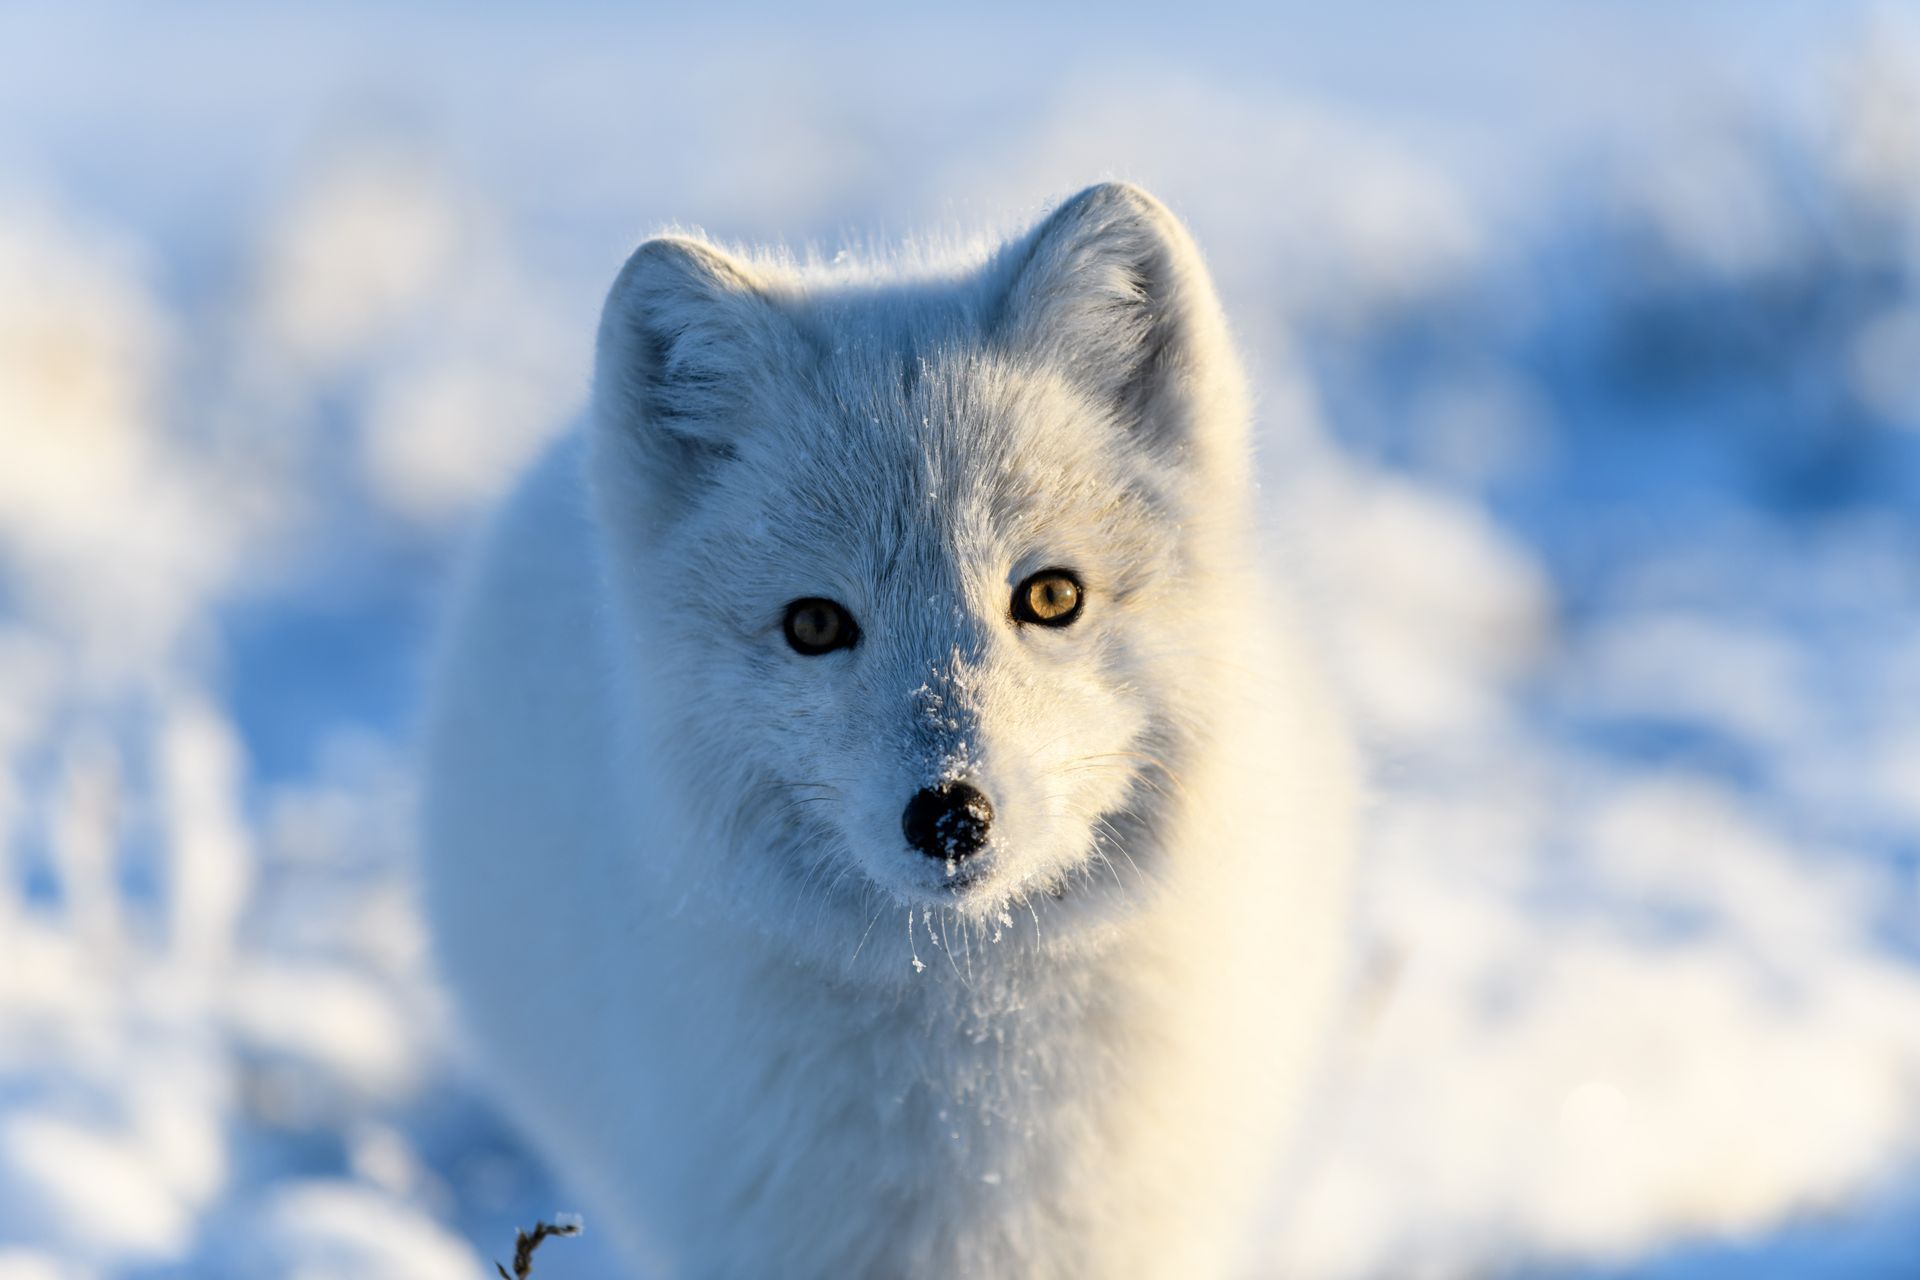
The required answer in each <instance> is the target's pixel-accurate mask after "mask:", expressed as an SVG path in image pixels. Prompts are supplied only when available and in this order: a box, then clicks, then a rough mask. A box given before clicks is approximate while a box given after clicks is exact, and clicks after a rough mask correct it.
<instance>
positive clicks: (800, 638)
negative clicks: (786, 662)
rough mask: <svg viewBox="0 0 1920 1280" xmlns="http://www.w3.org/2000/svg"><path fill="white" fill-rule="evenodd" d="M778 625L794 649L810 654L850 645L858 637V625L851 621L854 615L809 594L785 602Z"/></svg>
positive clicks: (814, 655)
mask: <svg viewBox="0 0 1920 1280" xmlns="http://www.w3.org/2000/svg"><path fill="white" fill-rule="evenodd" d="M781 629H782V630H783V631H784V632H785V633H786V637H787V643H788V644H790V645H792V646H793V651H794V652H795V653H804V654H806V655H807V656H808V657H810V658H812V657H817V656H819V655H820V654H823V653H831V652H833V650H835V649H851V648H853V642H854V641H856V640H858V639H859V638H860V628H859V627H856V626H855V625H853V615H852V614H849V613H848V612H847V611H846V610H845V609H843V608H841V607H840V606H839V605H838V604H836V603H834V602H833V601H831V600H822V599H821V598H820V597H818V596H808V597H806V598H805V599H803V600H795V601H794V602H793V603H792V604H790V605H788V606H787V616H786V619H785V621H784V622H782V623H781Z"/></svg>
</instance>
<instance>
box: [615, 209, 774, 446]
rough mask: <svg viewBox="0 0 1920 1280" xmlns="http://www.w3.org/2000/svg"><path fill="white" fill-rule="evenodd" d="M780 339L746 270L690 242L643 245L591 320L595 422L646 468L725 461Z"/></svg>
mask: <svg viewBox="0 0 1920 1280" xmlns="http://www.w3.org/2000/svg"><path fill="white" fill-rule="evenodd" d="M786 330H787V326H786V322H785V320H784V318H783V317H782V316H781V315H780V314H779V312H778V311H777V309H776V308H775V306H774V305H773V303H772V302H771V301H770V300H769V298H768V297H767V295H766V293H765V291H764V288H763V286H762V284H761V282H760V281H759V280H757V279H756V278H755V276H754V274H753V271H752V269H751V268H750V267H748V266H746V265H745V264H743V263H740V262H736V261H735V260H734V259H732V258H730V257H728V256H727V255H726V254H724V253H722V252H721V251H720V250H718V249H714V248H711V247H709V246H707V245H704V244H701V243H699V242H698V241H695V240H688V239H683V238H680V237H676V236H663V237H661V238H659V239H654V240H649V241H647V242H646V243H645V244H642V245H641V246H640V247H639V248H638V249H635V250H634V251H633V256H631V257H629V258H628V259H627V264H626V266H624V267H622V268H621V269H620V275H619V276H618V277H617V278H616V279H615V280H614V282H613V288H612V289H611V290H610V291H609V292H608V294H607V301H606V305H605V307H604V308H603V309H602V311H601V313H600V334H599V339H598V342H597V344H596V348H595V353H594V376H593V401H594V413H595V416H596V417H597V418H598V419H599V420H600V422H601V424H602V426H603V428H605V429H611V430H612V431H614V432H616V433H618V434H621V435H625V436H628V437H629V438H630V439H631V440H632V442H633V443H634V444H635V445H636V446H637V447H639V449H640V450H641V452H642V454H643V455H644V456H648V457H649V459H650V460H651V461H652V462H654V463H655V464H656V465H665V466H687V465H692V464H696V463H698V462H701V461H709V460H713V459H715V458H721V457H725V456H727V455H728V454H730V453H731V452H732V449H733V441H734V439H735V437H736V435H737V433H738V432H739V430H740V429H741V427H742V426H743V419H745V418H746V417H747V415H748V414H749V413H750V412H751V407H752V403H753V400H754V398H755V396H754V393H755V389H756V387H757V386H758V385H759V384H760V383H761V382H762V381H763V380H764V379H765V378H766V377H767V376H768V373H767V371H768V369H769V368H770V367H772V366H773V365H774V364H775V363H776V361H775V360H774V359H773V357H774V356H776V354H777V348H779V347H780V346H781V344H782V343H783V341H785V339H786V338H787V336H788V334H787V332H786Z"/></svg>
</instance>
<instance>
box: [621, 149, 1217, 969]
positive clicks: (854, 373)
mask: <svg viewBox="0 0 1920 1280" xmlns="http://www.w3.org/2000/svg"><path fill="white" fill-rule="evenodd" d="M593 413H594V425H593V433H594V453H593V458H592V476H593V481H592V483H593V485H594V494H595V503H596V510H597V511H598V513H599V517H600V527H601V528H602V530H603V532H604V533H605V535H606V538H607V544H606V553H607V563H608V565H609V571H610V574H611V576H612V579H613V583H612V585H613V588H614V592H615V597H616V600H617V602H618V607H619V610H620V612H619V620H620V624H621V625H620V626H619V627H618V629H617V632H618V643H619V644H620V645H621V646H623V652H622V653H621V654H620V655H619V660H620V661H621V662H622V664H623V665H625V666H629V667H631V669H632V670H633V671H635V672H636V673H638V679H637V681H636V684H638V685H639V686H642V687H644V689H645V691H646V692H645V700H646V708H645V712H644V717H645V719H646V721H647V723H646V724H645V726H644V736H645V738H646V741H647V743H648V750H649V752H650V755H651V757H652V759H653V760H654V761H656V762H657V764H658V765H659V767H661V768H663V769H665V770H667V771H668V772H669V774H670V776H671V784H672V790H673V794H674V796H675V797H676V799H675V803H676V804H678V805H679V806H681V808H682V812H683V813H684V815H685V816H686V817H688V818H689V819H690V820H691V821H692V822H693V826H692V827H690V828H689V829H690V830H693V831H696V832H699V833H701V835H702V836H703V840H702V841H699V842H696V843H698V844H699V847H698V848H693V849H689V850H687V851H686V852H685V854H684V856H685V857H686V858H687V859H688V860H689V861H691V862H693V863H695V864H697V866H698V874H699V875H700V876H702V877H703V878H705V879H706V880H707V882H709V883H710V884H712V885H714V886H716V887H717V888H718V889H719V890H720V891H721V892H722V893H724V894H726V895H729V896H731V897H737V898H738V899H739V900H741V901H744V902H747V903H749V904H752V905H755V906H758V907H760V908H763V909H764V910H763V916H764V918H765V920H766V921H767V922H768V927H771V928H776V929H797V928H800V927H802V924H801V923H800V922H799V918H800V917H802V916H804V917H805V920H804V927H806V928H809V929H818V930H826V931H827V932H829V933H831V934H835V935H837V936H840V937H843V938H844V939H845V941H846V942H847V945H848V946H849V947H851V946H852V943H853V940H854V939H856V938H858V937H859V936H860V933H861V930H862V929H865V928H870V927H871V924H872V921H873V919H874V918H875V916H876V915H877V914H881V913H883V912H884V911H885V910H886V909H887V907H888V906H889V905H891V906H893V907H894V908H901V907H904V908H905V909H906V910H907V911H908V913H909V917H910V919H911V915H912V913H913V912H921V913H923V914H926V913H934V912H937V913H939V914H940V917H941V919H942V920H950V919H954V918H955V917H957V918H958V919H959V920H960V921H961V923H962V924H963V926H965V925H976V926H982V927H986V926H990V925H991V924H992V923H993V922H995V921H1005V920H1007V919H1009V918H1011V917H1014V916H1018V917H1021V918H1024V917H1025V916H1027V915H1028V914H1029V913H1030V912H1033V913H1034V914H1035V915H1036V919H1035V924H1036V926H1037V925H1038V924H1039V919H1038V912H1040V911H1051V912H1055V913H1056V914H1057V913H1060V912H1063V911H1068V910H1073V911H1080V912H1083V913H1084V912H1086V911H1088V910H1092V911H1093V912H1095V913H1096V914H1097V913H1101V912H1112V911H1115V910H1125V909H1126V906H1127V904H1128V903H1130V902H1133V901H1137V900H1138V899H1139V898H1140V896H1141V895H1150V894H1152V893H1153V892H1155V885H1156V883H1157V881H1158V878H1159V872H1160V870H1161V867H1160V863H1161V861H1162V858H1163V854H1164V848H1163V845H1164V840H1163V839H1162V836H1163V833H1164V832H1165V831H1166V830H1167V829H1168V828H1169V826H1170V824H1172V823H1174V822H1177V821H1178V820H1179V819H1180V814H1181V809H1182V806H1183V805H1184V804H1186V803H1188V802H1189V801H1188V799H1187V798H1186V797H1185V795H1184V794H1183V792H1184V788H1183V783H1182V771H1183V761H1184V760H1186V759H1187V758H1188V757H1189V756H1190V754H1191V753H1192V752H1193V750H1194V747H1195V744H1196V743H1197V742H1199V741H1201V740H1203V739H1204V737H1205V735H1206V734H1207V732H1208V723H1207V721H1208V716H1209V707H1210V706H1213V705H1215V703H1214V701H1213V700H1214V699H1216V698H1217V697H1219V696H1221V695H1220V694H1219V693H1218V692H1213V690H1217V689H1218V688H1220V687H1221V675H1220V671H1219V667H1220V664H1221V662H1222V661H1223V659H1222V658H1220V657H1218V656H1216V655H1217V654H1218V653H1219V651H1220V649H1221V641H1220V640H1219V638H1218V637H1219V636H1220V633H1221V628H1222V626H1223V624H1226V625H1227V629H1228V630H1229V631H1231V630H1232V626H1231V621H1232V619H1233V617H1234V615H1235V614H1236V612H1237V611H1241V610H1244V609H1247V608H1249V607H1251V603H1250V602H1249V601H1247V600H1245V599H1243V598H1240V597H1241V595H1242V593H1243V592H1244V591H1245V590H1246V587H1245V585H1244V584H1245V583H1246V582H1247V581H1248V578H1247V577H1246V575H1244V574H1242V573H1241V572H1239V571H1238V567H1237V565H1236V563H1235V561H1236V557H1243V556H1244V554H1245V541H1244V538H1245V527H1246V523H1247V509H1248V507H1249V505H1250V504H1249V501H1248V499H1249V496H1250V495H1249V479H1248V460H1247V440H1246V412H1245V407H1244V396H1243V392H1242V387H1241V379H1240V374H1239V371H1238V367H1237V365H1236V362H1235V360H1234V358H1233V355H1232V352H1231V349H1230V344H1229V342H1228V340H1227V336H1226V329H1225V324H1224V322H1223V319H1222V317H1221V314H1220V309H1219V306H1218V303H1217V301H1216V300H1215V297H1214V293H1213V289H1212V286H1211V283H1210V282H1209V280H1208V278H1207V275H1206V272H1205V269H1204V267H1203V266H1202V264H1201V261H1200V258H1199V255H1198V253H1197V251H1196V250H1195V248H1194V246H1193V244H1192V242H1191V241H1190V240H1189V238H1188V236H1187V235H1186V233H1185V231H1184V230H1183V229H1182V228H1181V226H1180V225H1179V224H1178V222H1177V221H1176V220H1175V219H1174V218H1173V216H1172V215H1171V214H1169V213H1168V211H1167V210H1166V209H1165V208H1164V207H1163V206H1161V205H1160V204H1159V203H1158V202H1157V201H1155V200H1154V199H1153V198H1152V197H1150V196H1148V195H1146V194H1145V193H1144V192H1141V191H1139V190H1138V189H1135V188H1133V187H1129V186H1125V185H1119V184H1109V185H1102V186H1096V187H1093V188H1091V189H1089V190H1087V191H1084V192H1082V193H1081V194H1079V195H1078V196H1076V197H1074V198H1073V199H1071V200H1069V201H1067V202H1066V203H1065V204H1064V205H1062V206H1061V207H1060V208H1059V209H1058V210H1057V211H1055V212H1054V213H1053V214H1052V215H1051V216H1050V217H1048V218H1047V219H1045V220H1044V222H1042V223H1041V225H1039V226H1038V227H1037V228H1036V229H1034V230H1033V231H1031V232H1030V233H1029V234H1027V235H1025V236H1023V237H1021V238H1019V239H1017V240H1014V241H1012V242H1011V243H1008V244H1005V245H1003V246H1001V247H1000V248H999V249H997V250H996V251H994V252H993V253H991V254H990V255H988V256H987V257H986V259H985V260H984V261H975V262H972V263H970V264H967V265H965V266H963V267H960V268H955V269H952V270H949V271H948V272H946V273H945V274H942V275H937V276H929V275H925V274H922V275H920V276H919V277H918V278H912V279H899V278H895V277H891V276H886V275H884V274H876V275H873V276H869V277H854V276H849V275H847V274H845V273H840V274H833V273H826V274H822V273H818V272H812V273H810V272H808V271H803V270H800V269H796V268H793V267H791V266H788V265H783V264H779V263H769V262H764V261H758V260H749V259H743V258H739V257H735V256H731V255H729V254H727V253H724V252H722V251H721V250H719V249H717V248H715V247H713V246H711V245H708V244H705V243H701V242H697V241H694V240H690V239H683V238H663V239H657V240H651V241H648V242H647V243H645V244H643V245H641V246H640V248H639V249H638V250H637V251H636V252H635V253H634V254H633V256H632V258H631V259H630V260H629V261H628V262H627V264H626V266H625V268H624V269H623V270H622V271H621V273H620V275H619V278H618V280H617V281H616V282H615V284H614V286H613V289H612V292H611V294H610V296H609V297H608V299H607V302H606V308H605V312H604V315H603V319H602V322H601V326H600V333H599V342H598V351H597V368H596V374H595V383H594V410H593ZM648 835H649V833H646V832H637V833H636V840H637V841H644V840H646V839H647V838H648ZM910 927H911V926H910Z"/></svg>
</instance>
